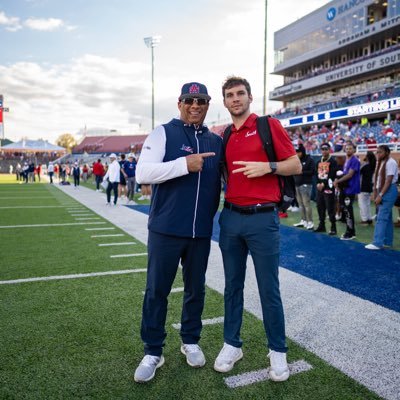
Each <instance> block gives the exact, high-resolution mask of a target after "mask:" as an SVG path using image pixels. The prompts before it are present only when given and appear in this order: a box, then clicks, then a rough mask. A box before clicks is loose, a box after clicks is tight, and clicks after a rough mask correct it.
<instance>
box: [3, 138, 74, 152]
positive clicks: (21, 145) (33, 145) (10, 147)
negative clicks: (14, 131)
mask: <svg viewBox="0 0 400 400" xmlns="http://www.w3.org/2000/svg"><path fill="white" fill-rule="evenodd" d="M1 150H2V151H18V152H26V151H34V152H49V151H57V152H62V151H66V149H65V148H64V147H61V146H57V145H55V144H51V143H49V142H48V141H47V140H43V139H39V140H28V139H22V140H20V141H19V142H15V143H10V144H7V145H5V146H2V147H1Z"/></svg>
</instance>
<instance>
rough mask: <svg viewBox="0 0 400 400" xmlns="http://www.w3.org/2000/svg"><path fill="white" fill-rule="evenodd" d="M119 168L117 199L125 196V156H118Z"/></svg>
mask: <svg viewBox="0 0 400 400" xmlns="http://www.w3.org/2000/svg"><path fill="white" fill-rule="evenodd" d="M118 162H119V165H120V167H121V170H120V176H119V185H118V197H120V198H122V196H125V197H127V196H126V173H125V171H124V165H125V163H126V160H125V154H121V155H120V160H119V161H118Z"/></svg>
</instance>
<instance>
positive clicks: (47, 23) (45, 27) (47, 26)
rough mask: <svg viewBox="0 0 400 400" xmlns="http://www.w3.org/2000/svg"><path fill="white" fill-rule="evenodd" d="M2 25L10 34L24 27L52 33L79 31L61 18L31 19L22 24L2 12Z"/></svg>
mask: <svg viewBox="0 0 400 400" xmlns="http://www.w3.org/2000/svg"><path fill="white" fill-rule="evenodd" d="M1 25H3V26H4V27H5V29H6V30H8V31H10V32H16V31H19V30H20V29H22V28H23V27H25V28H28V29H32V30H36V31H43V32H52V31H55V30H59V29H65V30H66V31H68V32H69V31H73V30H75V29H77V27H76V26H74V25H68V24H66V23H65V22H64V21H63V20H62V19H59V18H34V17H30V18H28V19H26V20H25V21H22V22H21V20H20V18H18V17H8V16H7V15H6V14H5V13H4V11H0V26H1Z"/></svg>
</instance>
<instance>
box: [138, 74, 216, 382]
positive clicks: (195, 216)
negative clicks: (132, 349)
mask: <svg viewBox="0 0 400 400" xmlns="http://www.w3.org/2000/svg"><path fill="white" fill-rule="evenodd" d="M210 99H211V97H210V96H209V95H208V93H207V88H206V86H204V85H203V84H200V83H197V82H191V83H186V84H184V85H183V86H182V90H181V95H180V97H179V100H178V109H179V111H180V119H175V118H174V119H172V121H170V122H169V123H167V124H164V125H161V126H158V127H156V128H155V129H154V130H153V131H152V132H151V133H150V134H149V136H148V137H147V139H146V140H145V142H144V144H143V148H142V153H141V156H140V158H139V162H138V165H137V170H136V178H137V181H138V182H139V183H147V184H149V183H151V184H153V185H154V192H153V197H152V201H151V208H150V216H149V224H148V228H149V238H148V253H149V257H148V269H147V284H146V294H145V296H144V301H143V315H142V327H141V337H142V340H143V342H144V352H145V356H144V358H143V360H142V361H141V363H140V364H139V366H138V367H137V369H136V371H135V377H134V379H135V381H136V382H148V381H150V380H151V379H153V378H154V375H155V372H156V369H157V368H159V367H161V366H162V365H163V364H164V356H163V355H162V349H163V346H164V341H165V338H166V332H165V319H166V316H167V304H168V300H167V298H168V295H169V293H170V291H171V286H172V284H173V282H174V279H175V275H176V272H177V269H178V265H179V262H181V264H182V267H183V281H184V287H185V289H184V295H183V308H182V320H181V330H180V334H181V338H182V345H181V352H182V353H183V354H184V355H185V356H186V361H187V363H188V364H189V365H190V366H191V367H202V366H203V365H204V364H205V362H206V360H205V357H204V354H203V352H202V350H201V348H200V347H199V345H198V341H199V339H200V332H201V327H202V323H201V314H202V311H203V307H204V295H205V273H206V269H207V262H208V256H209V253H210V241H211V233H212V224H213V218H214V215H215V212H216V211H217V208H218V205H219V198H220V192H221V178H220V161H221V158H222V140H221V138H220V137H219V136H217V135H215V134H214V133H212V132H210V131H209V130H208V128H207V127H206V126H205V125H203V121H204V119H205V117H206V114H207V111H208V105H209V101H210Z"/></svg>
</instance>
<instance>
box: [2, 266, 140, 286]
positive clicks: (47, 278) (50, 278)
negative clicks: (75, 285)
mask: <svg viewBox="0 0 400 400" xmlns="http://www.w3.org/2000/svg"><path fill="white" fill-rule="evenodd" d="M136 272H147V269H145V268H140V269H139V268H138V269H125V270H120V271H105V272H91V273H87V274H72V275H55V276H41V277H38V278H24V279H11V280H7V281H0V285H11V284H15V283H25V282H41V281H55V280H62V279H79V278H89V277H92V276H107V275H123V274H133V273H136Z"/></svg>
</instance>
